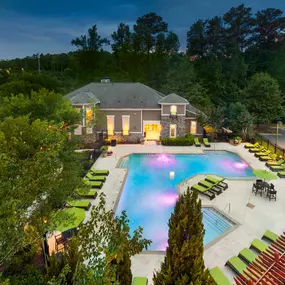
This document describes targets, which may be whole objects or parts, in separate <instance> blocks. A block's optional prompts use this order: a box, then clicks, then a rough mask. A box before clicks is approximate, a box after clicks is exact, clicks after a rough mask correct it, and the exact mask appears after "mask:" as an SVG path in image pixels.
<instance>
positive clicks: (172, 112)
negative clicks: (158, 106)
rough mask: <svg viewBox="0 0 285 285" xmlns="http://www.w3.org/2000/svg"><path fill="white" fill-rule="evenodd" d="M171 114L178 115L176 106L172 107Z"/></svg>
mask: <svg viewBox="0 0 285 285" xmlns="http://www.w3.org/2000/svg"><path fill="white" fill-rule="evenodd" d="M170 114H171V115H177V106H176V105H171V106H170Z"/></svg>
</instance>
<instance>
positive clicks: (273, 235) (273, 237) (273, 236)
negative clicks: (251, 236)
mask: <svg viewBox="0 0 285 285" xmlns="http://www.w3.org/2000/svg"><path fill="white" fill-rule="evenodd" d="M279 237H280V236H279V235H278V234H276V233H274V232H272V231H270V230H266V231H265V233H264V234H263V236H262V238H261V239H267V240H270V241H272V242H275V241H276V240H277V239H278V238H279Z"/></svg>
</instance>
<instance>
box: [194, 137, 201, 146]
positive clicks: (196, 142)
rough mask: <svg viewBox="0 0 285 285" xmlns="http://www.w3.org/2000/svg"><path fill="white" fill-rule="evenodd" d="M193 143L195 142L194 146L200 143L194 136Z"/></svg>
mask: <svg viewBox="0 0 285 285" xmlns="http://www.w3.org/2000/svg"><path fill="white" fill-rule="evenodd" d="M194 144H195V145H196V146H201V144H200V142H199V139H198V138H194Z"/></svg>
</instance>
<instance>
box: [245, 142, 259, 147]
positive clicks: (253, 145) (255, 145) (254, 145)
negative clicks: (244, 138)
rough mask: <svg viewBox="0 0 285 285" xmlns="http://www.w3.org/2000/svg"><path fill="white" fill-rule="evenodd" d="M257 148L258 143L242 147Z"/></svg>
mask: <svg viewBox="0 0 285 285" xmlns="http://www.w3.org/2000/svg"><path fill="white" fill-rule="evenodd" d="M258 146H259V143H258V142H256V143H255V144H252V143H247V144H245V145H244V147H245V148H255V147H258Z"/></svg>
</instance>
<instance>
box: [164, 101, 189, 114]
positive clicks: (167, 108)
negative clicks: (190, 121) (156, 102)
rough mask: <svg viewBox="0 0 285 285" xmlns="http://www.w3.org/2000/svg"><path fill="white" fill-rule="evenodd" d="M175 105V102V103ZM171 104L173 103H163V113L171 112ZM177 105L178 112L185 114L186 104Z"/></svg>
mask: <svg viewBox="0 0 285 285" xmlns="http://www.w3.org/2000/svg"><path fill="white" fill-rule="evenodd" d="M173 105H175V104H173ZM170 106H171V105H162V111H163V113H162V114H168V115H169V114H170ZM176 106H177V114H181V115H184V113H185V106H186V105H176Z"/></svg>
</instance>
